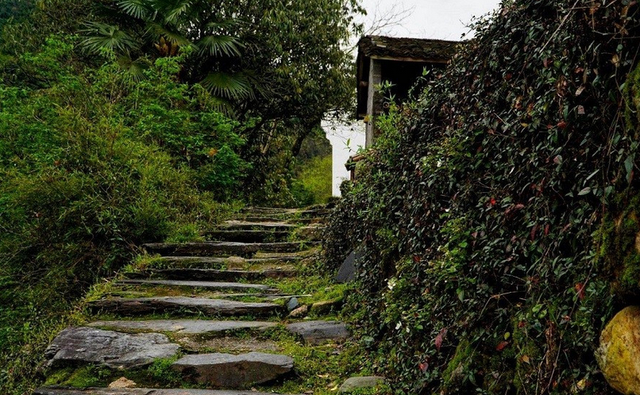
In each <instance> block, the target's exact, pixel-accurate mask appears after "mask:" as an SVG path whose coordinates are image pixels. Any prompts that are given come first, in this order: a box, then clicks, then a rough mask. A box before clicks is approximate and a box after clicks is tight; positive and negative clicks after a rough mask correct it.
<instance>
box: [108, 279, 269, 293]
mask: <svg viewBox="0 0 640 395" xmlns="http://www.w3.org/2000/svg"><path fill="white" fill-rule="evenodd" d="M118 284H125V285H164V286H167V287H189V288H205V289H214V290H216V289H219V290H230V291H269V290H271V288H270V287H269V286H268V285H262V284H245V283H235V282H218V281H186V280H121V281H118Z"/></svg>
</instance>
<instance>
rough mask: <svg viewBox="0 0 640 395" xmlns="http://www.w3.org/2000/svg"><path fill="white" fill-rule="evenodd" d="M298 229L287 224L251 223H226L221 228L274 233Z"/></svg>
mask: <svg viewBox="0 0 640 395" xmlns="http://www.w3.org/2000/svg"><path fill="white" fill-rule="evenodd" d="M295 228H296V225H293V224H288V223H286V222H249V221H226V222H225V223H224V224H222V225H221V226H220V229H225V230H231V229H233V230H272V231H290V230H293V229H295Z"/></svg>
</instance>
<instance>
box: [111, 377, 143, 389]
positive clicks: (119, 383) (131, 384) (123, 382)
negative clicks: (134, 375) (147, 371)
mask: <svg viewBox="0 0 640 395" xmlns="http://www.w3.org/2000/svg"><path fill="white" fill-rule="evenodd" d="M136 386H137V384H136V382H135V381H133V380H129V379H128V378H126V377H120V378H119V379H118V380H116V381H114V382H113V383H111V384H109V388H136Z"/></svg>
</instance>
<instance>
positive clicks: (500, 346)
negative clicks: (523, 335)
mask: <svg viewBox="0 0 640 395" xmlns="http://www.w3.org/2000/svg"><path fill="white" fill-rule="evenodd" d="M508 345H509V342H508V341H501V342H500V343H498V345H497V346H496V350H497V351H502V350H504V349H505V348H507V346H508Z"/></svg>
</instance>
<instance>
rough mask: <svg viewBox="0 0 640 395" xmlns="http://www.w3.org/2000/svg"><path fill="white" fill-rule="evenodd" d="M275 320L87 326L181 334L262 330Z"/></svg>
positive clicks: (147, 322)
mask: <svg viewBox="0 0 640 395" xmlns="http://www.w3.org/2000/svg"><path fill="white" fill-rule="evenodd" d="M276 325H277V324H276V323H275V322H261V321H209V320H149V321H97V322H92V323H90V324H89V325H88V326H90V327H94V328H107V329H113V330H118V331H134V332H172V333H176V334H181V335H208V334H215V333H224V332H229V331H235V330H246V329H252V330H264V329H268V328H272V327H274V326H276Z"/></svg>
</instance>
